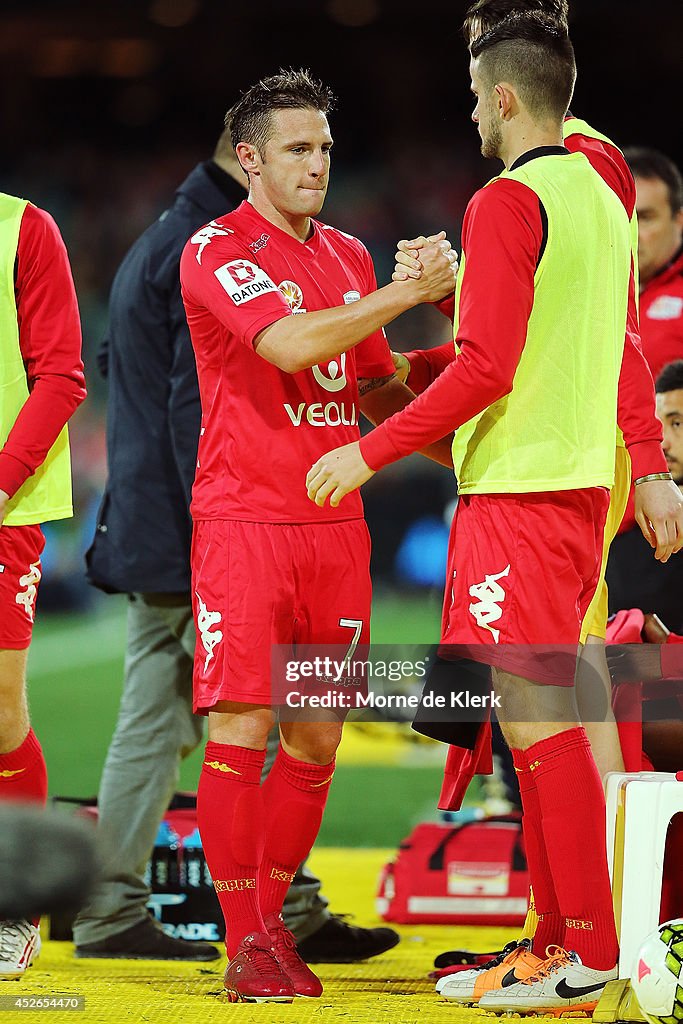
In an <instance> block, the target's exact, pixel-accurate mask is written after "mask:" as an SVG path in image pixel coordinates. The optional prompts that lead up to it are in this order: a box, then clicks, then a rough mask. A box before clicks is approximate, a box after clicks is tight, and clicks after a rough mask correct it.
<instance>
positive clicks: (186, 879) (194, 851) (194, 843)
mask: <svg viewBox="0 0 683 1024" xmlns="http://www.w3.org/2000/svg"><path fill="white" fill-rule="evenodd" d="M205 867H206V861H205V859H204V851H203V849H202V840H201V836H200V835H199V829H198V828H195V829H194V831H193V832H191V833H190V834H189V836H186V837H185V839H184V841H183V860H182V885H183V887H187V888H188V889H199V888H201V886H202V885H204V884H205V883H204V869H205Z"/></svg>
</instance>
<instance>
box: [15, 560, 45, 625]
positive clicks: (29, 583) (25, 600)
mask: <svg viewBox="0 0 683 1024" xmlns="http://www.w3.org/2000/svg"><path fill="white" fill-rule="evenodd" d="M41 578H42V573H41V571H40V562H31V565H30V567H29V571H28V572H27V573H26V574H25V575H24V576H20V577H19V584H20V586H22V587H25V588H26V589H25V590H20V591H19V593H18V594H17V595H16V597H15V598H14V600H15V601H16V603H17V604H21V605H23V607H24V611H25V612H26V617H27V619H28V620H29V622H33V616H34V613H35V608H36V595H37V594H38V584H39V583H40V580H41Z"/></svg>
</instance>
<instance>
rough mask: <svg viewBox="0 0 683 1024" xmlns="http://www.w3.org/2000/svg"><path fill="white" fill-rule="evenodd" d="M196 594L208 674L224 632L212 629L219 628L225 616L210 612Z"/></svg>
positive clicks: (198, 627) (205, 666)
mask: <svg viewBox="0 0 683 1024" xmlns="http://www.w3.org/2000/svg"><path fill="white" fill-rule="evenodd" d="M195 594H196V596H197V600H198V602H199V611H198V612H197V629H198V630H199V633H200V636H201V641H202V646H203V648H204V650H205V651H206V659H205V661H204V671H205V672H206V670H207V668H208V666H209V662H210V661H211V659H212V658H213V651H214V647H216V645H217V644H219V643H220V642H221V640H222V639H223V633H222V631H221V630H220V629H212V627H213V626H217V625H218V623H219V622H220V621H221V620H222V618H223V616H222V615H221V613H220V612H210V611H209V609H208V608H207V607H206V605H205V604H204V602H203V601H202V599H201V597H200V596H199V594H198V593H197V591H196V590H195Z"/></svg>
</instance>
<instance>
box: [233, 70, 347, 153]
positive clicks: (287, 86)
mask: <svg viewBox="0 0 683 1024" xmlns="http://www.w3.org/2000/svg"><path fill="white" fill-rule="evenodd" d="M335 102H336V100H335V96H334V93H333V92H332V90H331V89H329V88H328V87H327V86H326V85H323V83H322V82H320V81H318V80H317V79H316V78H313V76H312V74H311V72H310V71H308V70H307V69H306V68H300V69H299V70H298V71H295V70H294V68H280V70H279V71H278V73H277V74H276V75H269V76H268V77H267V78H262V79H261V80H260V82H256V84H255V85H252V86H251V87H250V88H249V89H247V90H246V92H243V93H242V95H241V96H240V98H239V99H238V101H237V103H235V104H233V106H232V107H230V110H228V112H227V114H226V115H225V126H226V128H228V129H229V131H230V139H231V141H232V146H233V149H236V148H237V144H238V143H239V142H249V143H251V144H252V145H253V146H256V148H257V149H258V150H259V152H260V153H261V154H263V148H264V146H265V144H266V142H267V141H268V139H269V138H270V135H271V127H272V115H273V111H274V110H319V111H320V112H321V113H323V114H327V113H328V111H330V110H332V109H333V107H334V104H335Z"/></svg>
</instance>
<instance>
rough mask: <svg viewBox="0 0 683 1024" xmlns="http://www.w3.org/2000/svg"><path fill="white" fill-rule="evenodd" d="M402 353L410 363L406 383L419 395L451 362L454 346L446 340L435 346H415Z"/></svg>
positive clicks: (453, 356)
mask: <svg viewBox="0 0 683 1024" xmlns="http://www.w3.org/2000/svg"><path fill="white" fill-rule="evenodd" d="M403 354H404V356H405V357H406V359H407V360H408V362H409V363H410V375H409V377H408V380H407V381H406V383H407V385H408V387H409V388H410V390H411V391H414V392H415V394H416V395H421V394H422V392H423V391H426V390H427V388H428V387H429V385H430V384H432V383H433V382H434V381H435V380H436V378H437V377H438V376H439V374H440V373H443V371H444V370H445V369H446V367H447V366H448V364H449V363H452V362H453V360H454V359H455V346H454V344H453V342H452V341H447V342H446V344H445V345H438V346H437V347H436V348H425V349H421V348H416V349H415V350H414V351H413V352H404V353H403Z"/></svg>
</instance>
